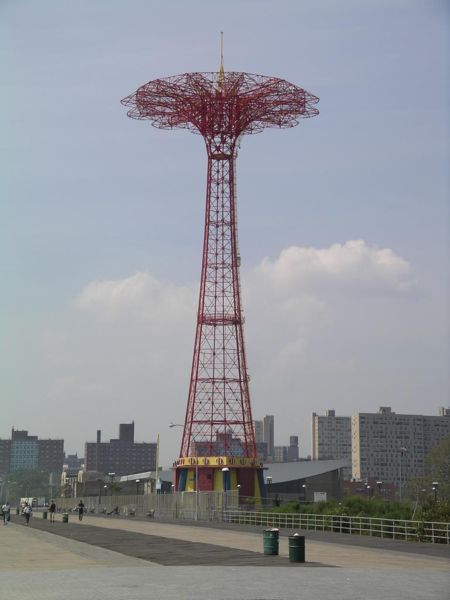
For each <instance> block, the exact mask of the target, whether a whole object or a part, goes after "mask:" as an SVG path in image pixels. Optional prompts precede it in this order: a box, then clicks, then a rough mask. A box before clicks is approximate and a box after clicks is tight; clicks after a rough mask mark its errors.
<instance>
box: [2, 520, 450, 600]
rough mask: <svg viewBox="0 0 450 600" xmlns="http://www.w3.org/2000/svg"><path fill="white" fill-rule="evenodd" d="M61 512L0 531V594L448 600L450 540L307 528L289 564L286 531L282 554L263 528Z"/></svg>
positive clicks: (8, 598) (17, 599) (33, 598)
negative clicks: (299, 558) (298, 560)
mask: <svg viewBox="0 0 450 600" xmlns="http://www.w3.org/2000/svg"><path fill="white" fill-rule="evenodd" d="M58 518H59V520H58V521H57V522H56V523H55V524H51V523H49V522H48V521H44V520H42V519H41V518H40V516H39V515H36V516H35V517H34V518H33V519H32V520H31V524H30V526H29V527H26V526H25V525H24V524H23V520H22V518H21V517H15V518H14V520H15V521H16V522H14V520H13V523H11V524H9V525H8V526H3V527H1V528H0V598H1V600H53V599H54V600H75V599H76V600H80V599H84V598H86V599H89V600H90V599H91V598H95V599H96V600H103V599H105V600H106V599H108V600H116V599H119V598H120V600H143V599H144V598H145V599H146V600H149V599H159V598H161V599H162V600H166V599H167V600H172V599H176V600H190V599H196V600H231V599H234V598H237V599H238V598H242V599H243V600H285V599H286V600H288V599H297V598H298V599H303V598H304V599H307V598H308V599H309V598H315V599H320V600H321V599H328V598H333V599H336V600H340V599H342V600H344V599H346V600H347V599H348V600H352V599H355V600H356V599H358V600H360V599H365V600H375V599H376V600H380V599H389V600H397V599H398V600H400V599H407V598H408V599H413V600H415V599H423V600H425V599H426V600H430V599H434V598H436V599H439V600H441V599H444V598H448V597H449V594H448V590H449V589H450V574H449V569H450V549H449V547H448V546H440V547H438V546H434V547H433V546H431V545H428V544H426V545H425V544H423V545H420V544H411V543H409V544H407V543H393V544H392V542H391V541H389V540H388V541H385V542H382V543H381V544H377V542H381V540H370V539H368V540H366V542H367V543H366V545H364V540H359V539H358V543H350V542H352V541H353V540H350V542H345V540H343V539H339V537H337V536H336V535H334V536H333V534H329V535H328V536H322V537H321V536H320V534H318V533H316V534H314V535H312V534H311V538H313V539H310V538H309V536H308V533H307V534H306V535H307V540H306V559H307V562H306V563H305V564H290V563H289V561H288V539H287V536H285V535H282V536H281V537H280V555H279V556H264V554H263V552H262V549H263V548H262V531H261V530H256V529H254V530H249V529H248V528H246V529H245V530H236V529H227V528H223V529H221V528H215V527H208V526H205V525H204V524H203V526H201V527H199V526H195V525H180V524H175V523H161V522H158V521H151V522H149V521H147V522H145V521H138V520H136V521H133V520H126V519H120V518H119V519H114V518H103V517H87V518H85V519H84V520H83V522H81V523H79V522H78V520H77V518H76V516H75V517H73V516H72V515H71V517H70V523H69V524H68V525H66V524H63V523H62V522H60V518H61V517H60V516H59V517H58ZM283 533H284V532H283ZM330 535H331V537H330ZM336 540H337V541H336ZM389 543H391V546H389ZM421 550H422V551H421Z"/></svg>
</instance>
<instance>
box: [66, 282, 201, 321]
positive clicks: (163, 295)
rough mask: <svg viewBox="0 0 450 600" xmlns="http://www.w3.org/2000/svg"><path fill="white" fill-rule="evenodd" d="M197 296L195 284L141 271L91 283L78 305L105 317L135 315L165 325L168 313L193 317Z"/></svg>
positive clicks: (132, 317)
mask: <svg viewBox="0 0 450 600" xmlns="http://www.w3.org/2000/svg"><path fill="white" fill-rule="evenodd" d="M195 299H196V294H195V289H194V287H193V286H181V285H180V286H176V285H172V284H166V285H164V284H163V283H161V282H160V281H158V280H157V279H156V278H155V277H153V276H152V275H150V274H149V273H143V272H139V273H136V274H135V275H132V276H131V277H127V278H125V279H114V280H107V281H93V282H91V283H89V284H88V285H87V286H86V287H85V288H84V290H83V291H82V292H81V294H80V295H79V296H78V297H77V298H76V300H75V306H76V307H77V308H78V309H80V310H83V311H88V312H90V313H92V314H93V315H95V316H96V317H98V318H100V319H102V320H107V321H109V320H115V319H121V318H127V319H130V318H131V319H137V320H139V319H142V320H143V321H144V322H147V323H151V324H153V325H158V324H162V325H164V322H162V321H161V319H162V318H164V317H169V316H170V318H171V319H175V320H176V321H179V320H180V319H182V318H184V317H186V318H189V317H190V316H191V312H192V308H193V307H194V306H195ZM166 325H169V323H167V322H166Z"/></svg>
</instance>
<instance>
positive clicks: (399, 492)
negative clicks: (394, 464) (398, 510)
mask: <svg viewBox="0 0 450 600" xmlns="http://www.w3.org/2000/svg"><path fill="white" fill-rule="evenodd" d="M404 452H407V449H406V448H400V481H399V486H398V496H399V499H400V500H401V499H402V480H403V479H402V478H403V473H402V463H403V454H404Z"/></svg>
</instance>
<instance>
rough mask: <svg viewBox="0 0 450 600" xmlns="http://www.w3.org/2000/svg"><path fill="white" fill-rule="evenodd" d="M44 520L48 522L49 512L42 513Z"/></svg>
mask: <svg viewBox="0 0 450 600" xmlns="http://www.w3.org/2000/svg"><path fill="white" fill-rule="evenodd" d="M42 518H43V519H44V521H46V520H47V511H46V510H44V511H43V512H42Z"/></svg>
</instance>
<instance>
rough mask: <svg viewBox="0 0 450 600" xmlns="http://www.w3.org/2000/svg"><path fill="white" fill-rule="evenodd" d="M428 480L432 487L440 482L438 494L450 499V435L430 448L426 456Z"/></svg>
mask: <svg viewBox="0 0 450 600" xmlns="http://www.w3.org/2000/svg"><path fill="white" fill-rule="evenodd" d="M425 473H426V478H425V479H426V480H427V483H428V485H429V487H430V489H431V488H432V487H433V482H434V481H436V482H438V486H437V493H436V496H437V497H438V498H439V499H440V500H450V436H449V437H448V438H445V440H443V441H442V442H441V443H440V444H437V446H435V447H434V448H432V449H431V450H430V452H429V453H428V454H427V456H426V458H425Z"/></svg>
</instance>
